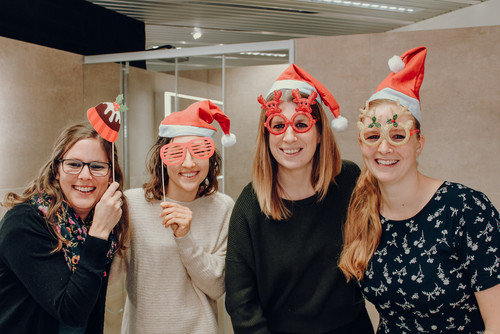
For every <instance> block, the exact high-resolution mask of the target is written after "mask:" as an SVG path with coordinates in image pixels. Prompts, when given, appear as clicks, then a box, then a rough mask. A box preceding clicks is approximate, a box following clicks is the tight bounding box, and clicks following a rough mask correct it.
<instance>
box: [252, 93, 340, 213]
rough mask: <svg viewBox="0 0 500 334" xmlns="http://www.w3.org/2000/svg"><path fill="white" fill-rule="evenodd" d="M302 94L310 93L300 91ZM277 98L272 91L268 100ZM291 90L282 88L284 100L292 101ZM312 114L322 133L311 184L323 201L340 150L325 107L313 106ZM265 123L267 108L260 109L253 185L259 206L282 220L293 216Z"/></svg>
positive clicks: (314, 158)
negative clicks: (287, 205) (272, 152)
mask: <svg viewBox="0 0 500 334" xmlns="http://www.w3.org/2000/svg"><path fill="white" fill-rule="evenodd" d="M300 94H301V96H302V97H308V95H307V94H304V93H300ZM273 98H274V93H272V94H271V95H270V96H269V97H268V98H267V100H268V101H270V100H272V99H273ZM293 98H294V97H293V95H292V90H291V89H283V90H282V97H281V99H282V101H283V102H291V101H292V100H293ZM311 107H312V113H311V115H312V117H313V118H314V119H316V120H317V122H316V124H315V126H316V129H317V131H318V133H319V136H320V142H319V144H318V146H317V147H316V152H315V153H314V156H313V167H312V172H311V184H312V186H313V188H314V190H315V191H316V193H317V194H318V195H319V196H318V197H319V200H322V199H323V198H324V197H325V196H326V193H327V191H328V187H329V186H330V184H331V183H332V182H335V177H336V176H337V175H338V174H339V173H340V170H341V168H342V159H341V157H340V151H339V148H338V146H337V142H336V141H335V136H334V135H333V131H332V129H331V127H330V122H329V121H328V118H327V117H326V115H325V112H324V110H323V108H322V107H321V106H320V105H319V104H318V103H316V104H313V105H312V106H311ZM265 122H266V112H265V109H263V110H262V111H261V114H260V119H259V125H258V129H257V138H256V149H255V157H254V160H253V168H252V185H253V188H254V190H255V193H256V195H257V199H258V201H259V205H260V209H261V210H262V212H263V213H264V214H265V215H266V216H267V217H268V218H272V219H275V220H283V219H286V218H288V217H290V215H291V212H290V210H288V208H287V207H286V206H285V203H284V202H283V199H282V198H281V196H280V193H281V191H282V188H281V186H280V184H279V182H278V177H277V173H278V163H277V162H276V160H275V159H274V157H273V155H272V154H271V150H270V148H269V132H268V131H267V129H266V128H265V127H264V123H265Z"/></svg>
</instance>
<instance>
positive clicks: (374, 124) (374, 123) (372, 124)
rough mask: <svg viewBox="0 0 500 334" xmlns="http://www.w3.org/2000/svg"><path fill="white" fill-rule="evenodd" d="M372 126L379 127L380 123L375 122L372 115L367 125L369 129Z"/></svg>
mask: <svg viewBox="0 0 500 334" xmlns="http://www.w3.org/2000/svg"><path fill="white" fill-rule="evenodd" d="M374 126H375V127H377V128H380V127H381V125H380V123H379V122H377V118H376V117H375V116H373V117H372V122H371V123H370V124H369V125H368V127H369V128H370V129H371V128H373V127H374Z"/></svg>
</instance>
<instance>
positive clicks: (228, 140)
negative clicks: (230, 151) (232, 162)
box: [220, 133, 236, 147]
mask: <svg viewBox="0 0 500 334" xmlns="http://www.w3.org/2000/svg"><path fill="white" fill-rule="evenodd" d="M220 141H221V143H222V145H223V146H224V147H231V146H233V145H234V144H236V136H235V135H234V134H232V133H230V134H228V135H224V136H222V138H221V140H220Z"/></svg>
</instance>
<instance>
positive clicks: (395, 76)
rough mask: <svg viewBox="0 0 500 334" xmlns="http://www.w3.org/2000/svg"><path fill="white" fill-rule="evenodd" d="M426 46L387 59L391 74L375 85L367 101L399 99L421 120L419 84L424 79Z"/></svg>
mask: <svg viewBox="0 0 500 334" xmlns="http://www.w3.org/2000/svg"><path fill="white" fill-rule="evenodd" d="M426 56H427V48H425V47H423V46H419V47H416V48H414V49H411V50H408V51H406V52H405V53H403V54H402V55H401V56H393V57H392V58H391V59H389V61H388V65H389V68H390V69H391V71H392V72H391V74H389V75H388V76H387V77H386V78H385V79H384V81H382V82H381V83H380V85H379V86H378V87H377V90H376V91H375V93H374V94H373V95H372V96H371V97H370V98H369V99H368V101H373V100H378V99H389V100H392V101H396V100H399V103H400V104H401V105H402V106H404V107H408V110H409V111H410V112H411V113H412V115H413V116H414V117H415V118H416V119H417V120H418V121H419V122H422V111H421V108H420V86H421V85H422V81H423V80H424V69H425V57H426Z"/></svg>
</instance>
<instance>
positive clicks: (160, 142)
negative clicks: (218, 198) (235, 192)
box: [142, 137, 222, 202]
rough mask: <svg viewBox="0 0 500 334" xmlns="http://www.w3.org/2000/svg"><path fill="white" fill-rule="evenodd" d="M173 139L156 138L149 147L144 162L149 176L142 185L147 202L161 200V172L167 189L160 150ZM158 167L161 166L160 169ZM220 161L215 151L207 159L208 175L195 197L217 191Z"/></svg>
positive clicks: (166, 178)
mask: <svg viewBox="0 0 500 334" xmlns="http://www.w3.org/2000/svg"><path fill="white" fill-rule="evenodd" d="M172 139H173V138H165V137H158V139H157V140H156V143H155V144H154V145H153V146H152V147H151V149H150V150H149V152H148V157H149V158H148V159H147V160H146V161H147V162H146V170H147V172H148V174H149V180H148V181H147V182H146V183H144V184H143V185H142V188H143V189H144V192H145V197H146V200H147V201H148V202H152V201H154V200H162V199H163V184H162V170H161V168H164V170H163V176H164V178H165V188H167V187H168V173H167V171H166V167H165V166H164V165H163V162H162V160H161V158H160V150H161V148H162V147H163V146H164V145H166V144H168V143H170V142H171V141H172ZM160 166H162V167H161V168H160ZM221 168H222V159H221V157H220V155H219V152H217V150H216V151H215V152H214V154H213V155H212V156H211V157H210V158H209V166H208V174H207V177H206V178H205V180H203V182H202V183H201V184H200V186H199V188H198V194H197V197H202V196H207V195H210V194H213V193H214V192H216V191H217V190H218V189H219V183H218V181H217V176H218V175H219V174H220V173H221Z"/></svg>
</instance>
